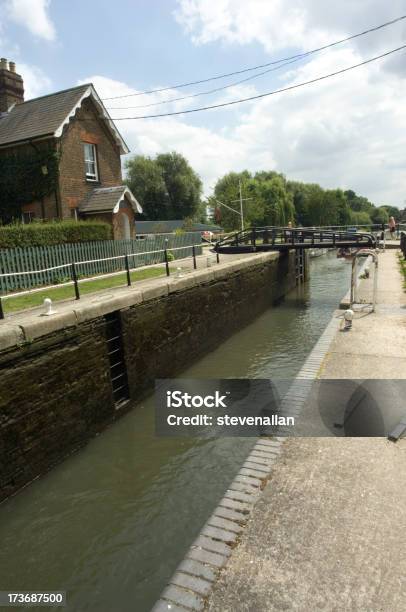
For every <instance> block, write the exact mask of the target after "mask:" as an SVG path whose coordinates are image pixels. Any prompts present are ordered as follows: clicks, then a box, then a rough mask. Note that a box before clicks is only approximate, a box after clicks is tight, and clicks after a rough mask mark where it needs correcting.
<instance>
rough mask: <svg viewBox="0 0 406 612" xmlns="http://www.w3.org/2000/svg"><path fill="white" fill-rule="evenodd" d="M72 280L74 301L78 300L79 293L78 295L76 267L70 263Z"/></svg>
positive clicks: (73, 263)
mask: <svg viewBox="0 0 406 612" xmlns="http://www.w3.org/2000/svg"><path fill="white" fill-rule="evenodd" d="M71 265H72V280H73V283H74V286H75V299H76V300H80V293H79V284H78V275H77V274H76V265H75V262H72V264H71Z"/></svg>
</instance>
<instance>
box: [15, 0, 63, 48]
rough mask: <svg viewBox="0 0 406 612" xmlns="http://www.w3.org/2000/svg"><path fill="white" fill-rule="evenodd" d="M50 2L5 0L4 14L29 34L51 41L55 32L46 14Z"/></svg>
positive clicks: (46, 0) (49, 0)
mask: <svg viewBox="0 0 406 612" xmlns="http://www.w3.org/2000/svg"><path fill="white" fill-rule="evenodd" d="M50 4H51V0H6V5H5V6H6V15H7V17H8V19H10V20H11V21H14V22H15V23H17V24H18V25H21V26H23V27H25V28H27V30H29V31H30V32H31V34H34V35H35V36H38V37H39V38H43V39H44V40H48V41H53V40H55V36H56V33H55V27H54V25H53V23H52V21H51V19H50V17H49V14H48V9H49V6H50Z"/></svg>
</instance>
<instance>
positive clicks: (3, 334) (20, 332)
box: [0, 251, 279, 351]
mask: <svg viewBox="0 0 406 612" xmlns="http://www.w3.org/2000/svg"><path fill="white" fill-rule="evenodd" d="M278 258H279V253H278V252H275V251H273V252H269V253H255V254H250V255H249V256H248V257H244V258H241V259H238V260H235V259H234V260H231V261H225V262H221V261H220V263H219V264H214V265H213V267H212V268H203V269H202V270H194V271H193V272H189V273H187V274H186V275H185V276H184V277H183V278H176V277H173V276H172V277H169V278H167V277H165V278H157V279H153V280H152V281H151V280H148V281H145V284H142V283H143V282H144V281H140V282H138V283H137V286H136V287H135V286H133V287H123V288H120V289H118V288H116V289H112V290H111V292H109V293H106V291H104V292H103V293H99V294H97V293H95V294H91V295H88V296H84V297H83V298H82V299H81V300H80V301H79V302H73V303H71V302H69V303H66V302H59V303H55V305H54V307H55V309H57V310H58V312H57V313H56V314H54V315H51V316H44V315H43V313H42V312H38V310H35V311H33V310H30V311H26V312H21V313H18V314H17V313H16V314H15V315H13V320H10V319H6V320H5V321H2V322H0V351H3V350H8V349H11V348H13V347H19V346H21V345H22V344H24V343H27V342H32V341H33V340H36V339H38V338H40V337H42V336H47V335H49V334H52V333H54V332H56V331H58V330H63V329H66V328H68V327H74V326H76V325H80V324H81V323H84V322H86V321H90V320H93V319H98V318H100V317H102V316H103V315H105V314H108V313H109V312H114V311H116V310H123V309H126V308H130V307H131V306H135V305H137V304H140V303H142V302H147V301H149V300H152V299H156V298H158V297H162V296H165V295H168V294H169V293H174V292H176V291H182V290H185V289H189V288H191V287H195V286H198V285H201V284H205V283H210V282H213V281H215V280H218V279H221V278H226V277H227V276H229V275H230V274H231V273H235V272H238V271H240V270H246V269H247V268H250V267H254V266H258V265H261V264H265V263H266V262H270V261H275V260H277V259H278Z"/></svg>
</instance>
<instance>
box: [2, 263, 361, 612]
mask: <svg viewBox="0 0 406 612" xmlns="http://www.w3.org/2000/svg"><path fill="white" fill-rule="evenodd" d="M350 267H351V266H350V265H348V263H347V262H345V261H343V260H337V259H336V257H335V253H334V252H333V253H332V254H328V255H327V256H323V257H319V258H317V259H315V260H312V262H311V280H310V281H309V283H308V284H307V285H306V286H305V287H302V288H300V289H299V290H297V291H293V292H291V293H290V294H289V295H288V296H287V297H286V299H285V301H284V302H283V304H281V305H280V306H278V307H275V308H273V309H270V310H268V311H267V312H265V313H264V314H263V315H262V316H260V317H259V318H257V319H256V320H255V321H254V322H253V323H252V324H251V325H249V326H247V327H245V328H244V329H242V330H241V331H240V332H238V333H237V334H235V335H234V336H233V337H232V338H230V339H229V340H227V341H226V342H224V343H223V344H222V345H221V346H220V347H219V348H218V349H216V350H215V351H213V352H211V353H210V354H209V355H207V356H206V357H204V358H203V359H201V360H200V361H199V362H198V363H196V364H194V365H193V366H192V367H190V368H189V369H188V370H186V371H185V372H183V373H182V377H184V378H187V377H190V378H227V377H235V378H239V377H252V378H266V377H272V376H273V377H275V376H279V377H281V378H289V377H292V376H294V375H295V374H296V373H297V372H298V370H299V369H300V367H301V365H302V363H303V362H304V360H305V358H306V356H307V354H308V353H309V351H310V350H311V349H312V346H313V345H314V344H315V342H316V341H317V339H318V337H319V336H320V334H321V332H322V331H323V329H324V327H325V326H326V324H327V323H328V321H329V320H330V318H331V314H332V312H333V310H334V309H335V308H337V305H338V302H339V300H340V299H341V297H342V296H343V295H344V294H345V293H346V291H347V290H348V288H349V283H350ZM153 426H154V413H153V400H152V398H149V399H147V400H146V401H144V402H142V403H141V404H139V405H137V406H134V409H133V410H132V412H131V413H129V414H128V415H126V416H125V417H123V418H122V419H121V420H120V421H118V422H117V423H115V424H114V425H113V426H112V427H110V428H109V429H107V430H106V431H105V432H103V433H102V434H101V435H100V436H99V437H97V438H95V439H94V440H92V441H91V442H90V443H89V444H88V445H87V446H86V448H84V449H83V450H82V451H80V452H78V453H77V454H76V455H74V456H72V457H71V458H69V459H68V460H66V461H65V462H64V463H63V464H62V465H60V466H58V467H57V468H55V469H54V470H53V471H52V472H50V473H49V474H48V475H46V476H45V477H43V478H41V479H40V480H38V481H36V482H35V483H33V484H32V485H30V486H29V487H27V489H25V490H24V491H22V492H21V493H20V494H19V495H17V496H16V497H14V498H13V499H10V500H8V501H7V502H5V503H4V504H3V505H1V506H0V542H1V544H0V590H12V591H16V590H35V591H41V590H47V591H50V590H66V591H67V600H68V606H67V608H65V609H66V610H68V611H69V612H71V611H74V612H77V611H82V610H83V611H87V610H89V611H92V612H96V611H97V612H130V611H131V612H134V611H135V612H148V611H149V610H150V608H151V607H152V605H153V604H154V602H155V601H156V599H157V598H158V597H159V594H160V592H161V590H162V588H163V587H164V585H165V582H166V580H167V579H168V578H169V577H170V575H171V574H172V573H173V571H174V570H175V568H176V566H177V564H178V563H179V562H180V560H181V559H182V558H183V556H184V553H185V551H186V550H187V549H188V547H189V546H190V544H191V543H192V541H193V539H194V538H195V537H196V536H197V534H198V533H199V531H200V529H201V527H202V525H203V524H204V522H205V520H206V519H207V518H208V516H209V515H210V514H211V512H212V510H213V508H214V507H215V505H216V503H217V502H218V501H219V499H220V498H221V497H222V496H223V493H224V491H225V489H226V488H227V486H228V484H229V483H230V481H231V480H232V478H233V477H234V475H235V474H236V472H237V471H238V470H239V467H240V465H241V463H242V462H243V461H244V458H245V456H246V455H247V453H248V452H249V449H250V447H251V446H252V444H253V439H252V438H251V439H238V440H236V439H232V438H220V439H218V440H193V439H184V440H183V439H170V438H168V439H166V438H159V439H157V438H155V437H154V431H153ZM8 609H11V608H8ZM31 609H34V608H31ZM38 609H45V608H38Z"/></svg>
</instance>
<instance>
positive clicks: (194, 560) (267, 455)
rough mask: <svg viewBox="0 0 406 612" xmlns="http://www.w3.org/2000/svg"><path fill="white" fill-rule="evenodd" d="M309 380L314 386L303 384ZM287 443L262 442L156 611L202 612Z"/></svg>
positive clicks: (290, 398)
mask: <svg viewBox="0 0 406 612" xmlns="http://www.w3.org/2000/svg"><path fill="white" fill-rule="evenodd" d="M339 325H340V319H339V317H338V313H337V311H336V312H334V314H333V318H332V319H331V321H330V322H329V323H328V325H327V327H326V328H325V330H324V332H323V333H322V335H321V336H320V338H319V339H318V341H317V342H316V344H315V346H314V347H313V350H312V351H311V353H310V354H309V356H308V357H307V359H306V361H305V363H304V365H303V367H302V368H301V370H300V372H299V374H298V375H297V378H296V379H295V381H294V382H293V384H292V386H291V387H290V389H289V391H288V393H287V394H286V396H285V397H284V399H283V402H282V410H283V412H284V414H286V415H292V416H293V415H298V414H299V413H300V411H301V408H302V407H303V404H304V403H305V400H306V398H307V395H308V391H309V389H310V385H311V381H312V380H314V379H315V378H316V377H317V375H318V373H319V370H320V367H321V365H322V362H323V360H324V358H325V356H326V354H327V351H328V349H329V347H330V344H331V342H332V340H333V338H334V336H335V334H336V332H337V331H338V329H339ZM305 380H308V381H309V384H308V385H306V384H305V383H304V381H305ZM284 440H285V438H283V437H282V438H281V437H275V438H259V439H258V440H257V442H256V444H255V446H254V448H253V449H252V450H251V452H250V453H249V455H248V456H247V458H246V460H245V462H244V464H243V465H242V467H241V469H240V471H239V472H238V474H237V476H236V477H235V478H234V480H233V482H232V483H231V484H230V486H229V488H228V489H227V491H226V493H225V495H224V497H223V499H222V500H221V501H220V503H219V505H218V506H217V508H216V509H215V510H214V512H213V514H212V515H211V517H210V518H209V519H208V521H207V522H206V524H205V525H204V527H203V529H202V531H201V532H200V534H199V536H198V537H197V538H196V540H195V541H194V542H193V544H192V545H191V547H190V548H189V550H188V552H187V553H186V555H185V558H184V559H183V561H182V562H181V563H180V564H179V566H178V567H177V569H176V571H175V573H174V574H173V576H172V577H171V578H170V580H169V584H168V586H167V587H166V588H165V589H164V591H163V592H162V594H161V597H160V599H159V600H158V601H157V603H156V604H155V606H154V607H153V609H152V610H151V612H168V611H170V612H186V611H189V612H190V611H191V610H193V611H196V610H203V609H204V607H205V602H206V600H207V597H208V596H209V595H210V592H211V590H212V588H213V586H214V583H215V581H216V580H217V578H218V574H219V572H220V570H221V568H223V567H224V566H225V565H226V563H227V561H228V558H229V557H230V555H231V553H232V550H233V548H234V547H235V546H236V545H237V543H238V538H239V536H240V534H241V532H242V531H243V529H244V525H245V524H246V523H247V521H248V518H249V516H250V513H251V510H252V508H253V507H254V504H255V503H256V501H257V500H258V498H259V496H260V495H261V492H262V489H263V488H264V486H265V484H266V482H267V480H268V479H269V477H270V475H271V472H272V468H273V465H274V463H275V462H276V460H277V459H278V457H279V455H280V454H281V451H282V445H283V441H284Z"/></svg>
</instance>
